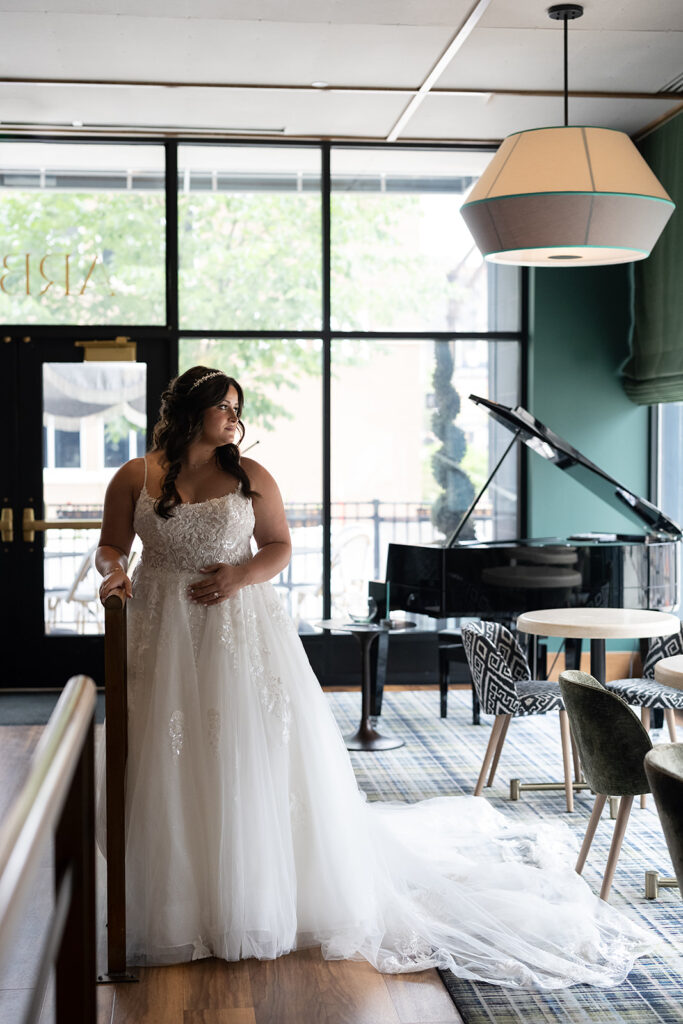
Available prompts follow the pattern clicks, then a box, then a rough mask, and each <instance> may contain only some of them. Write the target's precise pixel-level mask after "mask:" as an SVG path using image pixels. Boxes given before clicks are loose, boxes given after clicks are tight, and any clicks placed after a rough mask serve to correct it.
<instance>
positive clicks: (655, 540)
mask: <svg viewBox="0 0 683 1024" xmlns="http://www.w3.org/2000/svg"><path fill="white" fill-rule="evenodd" d="M470 399H471V400H472V401H473V402H476V403H477V404H478V405H481V406H483V407H484V408H486V409H487V411H488V412H489V414H490V415H491V416H492V417H493V418H494V419H495V420H496V421H497V422H498V423H501V424H502V425H503V426H505V427H506V428H508V429H509V430H510V431H511V432H512V434H513V435H514V436H513V438H512V440H511V442H510V445H509V446H508V448H507V449H506V451H505V452H504V454H503V456H502V458H501V459H500V460H499V462H498V464H497V466H496V467H495V468H494V470H493V472H492V473H491V475H490V476H489V479H488V480H487V481H486V484H485V485H484V487H483V488H482V490H481V491H480V492H479V494H478V495H477V496H476V498H475V499H474V501H473V502H472V505H470V508H469V509H468V510H467V511H466V512H465V514H464V516H463V518H462V520H461V522H460V523H459V525H458V527H457V529H456V530H455V532H454V533H453V535H452V536H451V537H450V538H448V539H447V541H446V542H445V543H443V544H434V545H419V544H389V550H388V554H387V571H386V579H387V581H390V583H391V588H390V591H391V609H392V610H395V609H403V610H405V611H408V612H412V613H413V614H423V615H427V616H430V617H432V618H434V619H449V618H482V619H492V620H496V621H500V622H504V623H508V624H509V623H512V622H514V620H515V619H516V617H517V615H518V614H520V613H521V612H524V611H532V610H533V609H535V608H548V607H554V608H556V607H562V606H567V607H583V606H595V607H599V606H605V607H618V608H651V609H655V610H657V611H675V610H676V609H677V608H678V606H679V600H680V572H679V561H680V541H681V537H682V536H683V534H682V532H681V528H680V527H679V526H678V525H677V524H676V523H674V522H673V521H672V520H671V519H669V518H668V517H667V516H665V515H664V513H663V512H661V511H660V509H658V508H657V507H656V506H655V505H653V504H652V503H651V502H649V501H647V500H646V499H644V498H640V497H638V495H636V494H634V493H633V492H632V491H630V490H629V489H628V488H627V487H624V486H623V485H622V484H621V483H619V481H618V480H615V479H614V478H613V477H611V476H610V475H609V474H608V473H605V472H604V471H603V470H602V469H600V468H599V466H596V465H595V464H594V463H593V462H591V461H590V460H589V459H587V458H586V457H585V456H584V455H582V454H581V452H579V451H577V450H576V449H575V448H573V447H572V446H571V445H570V444H568V442H567V441H565V440H564V439H563V438H561V437H559V436H558V435H557V434H555V433H553V431H552V430H549V429H548V427H546V426H545V425H544V424H543V423H541V422H540V421H539V420H537V419H535V418H534V417H533V416H532V415H531V413H529V412H528V411H527V410H526V409H524V408H523V407H522V406H517V407H516V408H514V409H513V408H510V407H508V406H505V405H500V404H498V403H497V402H492V401H490V400H488V399H486V398H480V397H478V396H476V395H470ZM516 441H521V442H523V443H524V444H526V445H527V446H528V447H529V448H531V449H532V451H535V452H536V453H537V454H538V455H540V456H542V457H543V458H545V459H548V460H549V461H551V462H553V463H554V464H555V465H556V466H557V467H558V469H561V470H562V471H563V472H565V473H568V474H569V475H570V476H572V477H573V478H574V479H575V480H578V481H579V482H580V483H581V484H583V485H584V486H585V487H586V488H587V489H588V490H590V491H592V492H593V493H594V494H597V495H598V496H599V497H600V498H602V499H603V500H604V501H606V502H607V504H608V505H610V507H611V508H613V509H617V510H618V511H619V512H621V513H622V514H623V515H624V516H626V517H627V518H628V519H630V520H631V521H632V522H633V524H634V526H637V527H638V528H639V532H638V533H634V534H585V535H576V536H571V537H566V538H558V537H552V538H543V539H534V538H524V539H515V540H501V541H487V542H482V541H460V540H459V539H458V538H459V536H460V534H461V532H462V529H463V527H464V525H465V523H466V522H467V520H468V519H469V517H470V516H471V514H472V512H473V510H474V508H475V506H476V504H477V502H478V501H479V500H480V498H481V496H482V494H483V493H484V491H485V490H486V487H487V486H488V485H489V484H490V482H491V480H492V479H493V477H494V475H495V473H496V470H497V469H498V466H500V463H501V462H502V459H503V458H504V457H505V455H506V454H507V452H508V451H509V450H510V448H511V447H512V446H513V445H514V443H515V442H516ZM383 587H384V584H380V585H377V584H371V593H373V595H374V596H375V597H376V599H377V601H378V603H379V604H380V607H381V610H382V611H384V607H383V604H384V602H383V591H382V588H383ZM574 653H576V652H574ZM381 662H382V657H381V655H380V666H379V672H378V675H379V678H378V680H377V683H378V693H377V700H376V701H374V702H373V703H374V704H375V708H376V710H378V709H379V707H381V690H382V678H381V676H382V672H381Z"/></svg>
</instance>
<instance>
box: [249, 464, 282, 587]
mask: <svg viewBox="0 0 683 1024" xmlns="http://www.w3.org/2000/svg"><path fill="white" fill-rule="evenodd" d="M243 465H244V468H245V469H246V471H247V473H248V474H249V480H250V482H251V486H252V487H253V489H254V490H255V491H258V497H256V496H255V497H254V498H253V500H252V505H253V508H254V518H255V520H256V522H255V525H254V540H255V541H256V546H257V548H258V552H257V553H256V554H255V555H254V557H253V558H252V559H251V561H250V562H247V564H246V565H245V566H244V569H245V570H246V581H245V584H244V585H245V586H248V585H249V584H250V583H263V582H265V580H270V579H272V578H273V577H274V576H277V574H278V573H280V572H282V570H283V569H284V568H285V566H286V565H288V564H289V559H290V558H291V555H292V542H291V540H290V536H289V527H288V525H287V516H286V514H285V506H284V504H283V501H282V495H281V494H280V489H279V487H278V485H277V484H276V483H275V480H274V479H273V477H272V476H271V475H270V473H269V472H268V470H266V469H264V468H263V466H261V465H259V463H258V462H254V460H253V459H244V460H243Z"/></svg>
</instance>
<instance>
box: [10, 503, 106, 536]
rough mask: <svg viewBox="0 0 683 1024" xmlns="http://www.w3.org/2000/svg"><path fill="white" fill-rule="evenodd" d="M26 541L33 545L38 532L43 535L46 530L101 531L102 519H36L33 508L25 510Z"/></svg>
mask: <svg viewBox="0 0 683 1024" xmlns="http://www.w3.org/2000/svg"><path fill="white" fill-rule="evenodd" d="M21 525H22V527H23V531H24V540H25V541H26V542H27V543H28V544H32V543H33V541H34V540H35V539H36V531H38V532H39V533H42V532H43V531H44V530H99V529H100V528H101V526H102V520H101V519H36V513H35V511H34V509H32V508H25V509H24V515H23V519H22V524H21Z"/></svg>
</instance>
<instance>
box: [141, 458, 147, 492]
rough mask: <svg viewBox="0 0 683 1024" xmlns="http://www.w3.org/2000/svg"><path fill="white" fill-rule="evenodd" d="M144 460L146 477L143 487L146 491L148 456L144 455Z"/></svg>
mask: <svg viewBox="0 0 683 1024" xmlns="http://www.w3.org/2000/svg"><path fill="white" fill-rule="evenodd" d="M142 461H143V462H144V464H145V479H144V480H143V481H142V489H143V491H145V490H147V456H146V455H143V456H142Z"/></svg>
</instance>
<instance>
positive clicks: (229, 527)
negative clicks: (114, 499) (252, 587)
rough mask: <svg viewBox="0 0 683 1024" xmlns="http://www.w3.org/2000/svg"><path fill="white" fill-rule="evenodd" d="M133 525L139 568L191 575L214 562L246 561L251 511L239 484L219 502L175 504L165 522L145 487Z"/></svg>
mask: <svg viewBox="0 0 683 1024" xmlns="http://www.w3.org/2000/svg"><path fill="white" fill-rule="evenodd" d="M134 525H135V532H136V533H137V534H138V536H139V537H140V539H141V540H142V546H143V551H142V559H141V568H144V569H154V570H157V571H159V570H161V571H168V572H196V571H197V570H198V569H199V568H201V567H202V566H205V565H210V564H212V563H214V562H226V563H227V564H228V565H241V564H243V563H244V562H246V561H248V559H249V558H250V557H251V546H250V540H251V535H252V533H253V530H254V511H253V509H252V506H251V498H247V497H245V496H244V495H243V494H242V485H241V484H240V485H239V486H238V488H237V490H236V491H232V492H231V493H230V494H225V495H223V496H222V497H220V498H209V500H208V501H198V502H193V503H190V502H186V503H183V504H181V505H176V507H175V508H174V509H173V512H172V513H171V516H170V518H169V519H162V517H161V516H158V515H157V514H156V512H155V511H154V499H153V498H152V496H151V495H150V494H149V492H148V491H147V485H146V484H145V485H144V486H143V488H142V491H141V492H140V497H139V498H138V500H137V503H136V506H135V517H134Z"/></svg>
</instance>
